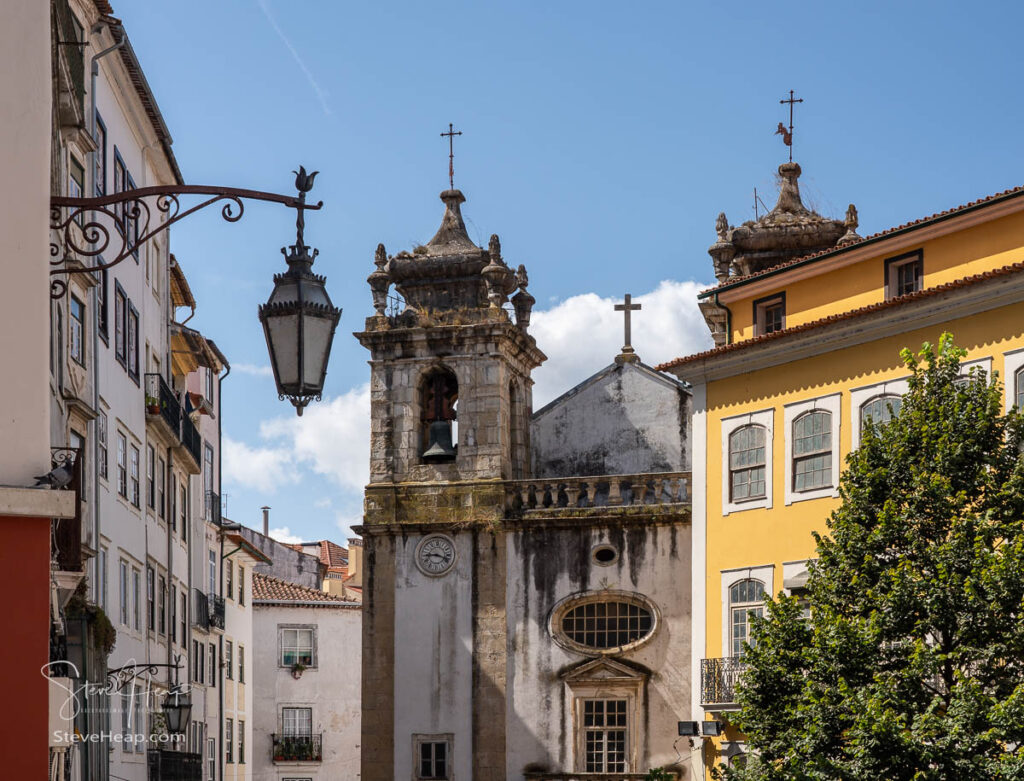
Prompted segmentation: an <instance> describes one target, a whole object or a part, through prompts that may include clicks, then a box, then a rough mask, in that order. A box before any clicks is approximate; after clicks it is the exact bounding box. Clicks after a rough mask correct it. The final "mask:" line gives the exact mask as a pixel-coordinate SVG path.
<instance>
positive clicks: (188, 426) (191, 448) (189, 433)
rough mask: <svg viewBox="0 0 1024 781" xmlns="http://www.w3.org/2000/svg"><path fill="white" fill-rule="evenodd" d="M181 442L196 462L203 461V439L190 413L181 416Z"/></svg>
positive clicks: (200, 462)
mask: <svg viewBox="0 0 1024 781" xmlns="http://www.w3.org/2000/svg"><path fill="white" fill-rule="evenodd" d="M181 444H183V445H184V446H185V449H186V450H188V452H189V453H190V454H191V455H192V458H194V459H195V460H196V464H202V463H203V439H202V437H200V436H199V431H198V430H197V429H196V424H195V423H193V422H192V418H190V417H189V416H188V415H182V416H181Z"/></svg>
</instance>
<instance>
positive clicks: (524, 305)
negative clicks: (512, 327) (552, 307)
mask: <svg viewBox="0 0 1024 781" xmlns="http://www.w3.org/2000/svg"><path fill="white" fill-rule="evenodd" d="M514 279H515V283H516V287H518V288H519V292H518V293H516V294H515V295H514V296H512V306H513V308H514V309H515V310H516V326H517V327H518V328H519V329H520V330H522V331H526V329H527V328H529V327H530V314H531V312H533V305H534V304H536V303H537V299H536V298H534V297H533V296H531V295H530V293H529V292H528V291H527V289H526V286H527V285H528V284H529V283H530V279H529V277H528V276H527V274H526V266H524V265H522V264H519V268H517V269H516V273H515V277H514Z"/></svg>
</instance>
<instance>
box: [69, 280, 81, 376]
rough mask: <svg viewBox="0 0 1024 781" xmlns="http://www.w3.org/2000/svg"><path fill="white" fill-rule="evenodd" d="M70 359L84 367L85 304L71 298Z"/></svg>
mask: <svg viewBox="0 0 1024 781" xmlns="http://www.w3.org/2000/svg"><path fill="white" fill-rule="evenodd" d="M70 336H71V358H72V360H74V362H75V363H77V364H78V365H79V366H84V365H85V304H83V303H82V302H81V301H79V300H78V299H77V298H75V297H74V296H71V334H70Z"/></svg>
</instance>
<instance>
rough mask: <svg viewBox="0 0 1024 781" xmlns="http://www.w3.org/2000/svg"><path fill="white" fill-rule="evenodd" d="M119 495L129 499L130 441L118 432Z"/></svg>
mask: <svg viewBox="0 0 1024 781" xmlns="http://www.w3.org/2000/svg"><path fill="white" fill-rule="evenodd" d="M117 493H118V495H120V496H123V497H124V498H125V499H127V498H128V440H127V439H126V438H125V435H124V434H122V433H121V432H120V431H118V432H117Z"/></svg>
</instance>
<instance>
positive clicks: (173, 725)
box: [160, 676, 192, 735]
mask: <svg viewBox="0 0 1024 781" xmlns="http://www.w3.org/2000/svg"><path fill="white" fill-rule="evenodd" d="M175 677H177V676H175ZM160 709H161V710H162V711H163V712H164V720H165V721H166V722H167V731H168V732H170V733H171V734H172V735H184V734H185V733H186V732H188V720H189V716H191V714H192V697H191V696H190V695H189V693H188V692H187V691H185V690H184V689H183V688H182V687H181V685H180V684H178V683H175V684H174V686H172V687H171V689H170V691H168V692H167V696H166V697H164V701H163V705H162V706H161V708H160Z"/></svg>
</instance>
